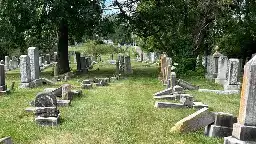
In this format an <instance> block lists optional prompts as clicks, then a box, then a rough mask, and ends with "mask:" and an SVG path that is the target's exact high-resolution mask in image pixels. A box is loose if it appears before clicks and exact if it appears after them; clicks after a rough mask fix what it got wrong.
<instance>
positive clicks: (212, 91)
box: [198, 89, 240, 95]
mask: <svg viewBox="0 0 256 144" xmlns="http://www.w3.org/2000/svg"><path fill="white" fill-rule="evenodd" d="M198 92H209V93H215V94H219V95H231V94H239V93H240V91H239V90H209V89H199V90H198Z"/></svg>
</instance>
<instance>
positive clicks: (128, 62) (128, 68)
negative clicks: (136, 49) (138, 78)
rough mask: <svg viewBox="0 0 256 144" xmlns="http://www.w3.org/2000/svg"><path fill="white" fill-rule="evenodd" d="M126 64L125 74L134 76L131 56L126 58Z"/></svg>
mask: <svg viewBox="0 0 256 144" xmlns="http://www.w3.org/2000/svg"><path fill="white" fill-rule="evenodd" d="M124 63H125V69H124V72H125V74H132V66H131V58H130V56H125V57H124Z"/></svg>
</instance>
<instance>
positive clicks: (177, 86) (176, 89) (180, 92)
mask: <svg viewBox="0 0 256 144" xmlns="http://www.w3.org/2000/svg"><path fill="white" fill-rule="evenodd" d="M183 91H184V89H183V88H182V87H181V86H179V85H176V86H174V87H173V93H178V94H182V93H184V92H183Z"/></svg>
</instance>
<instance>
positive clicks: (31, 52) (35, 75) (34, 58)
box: [28, 47, 40, 80]
mask: <svg viewBox="0 0 256 144" xmlns="http://www.w3.org/2000/svg"><path fill="white" fill-rule="evenodd" d="M28 56H29V58H30V69H31V80H36V79H39V69H40V68H39V51H38V48H36V47H29V48H28Z"/></svg>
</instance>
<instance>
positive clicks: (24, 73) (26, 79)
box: [20, 55, 31, 88]
mask: <svg viewBox="0 0 256 144" xmlns="http://www.w3.org/2000/svg"><path fill="white" fill-rule="evenodd" d="M20 74H21V84H20V88H26V87H30V86H31V71H30V59H29V56H27V55H21V56H20Z"/></svg>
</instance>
